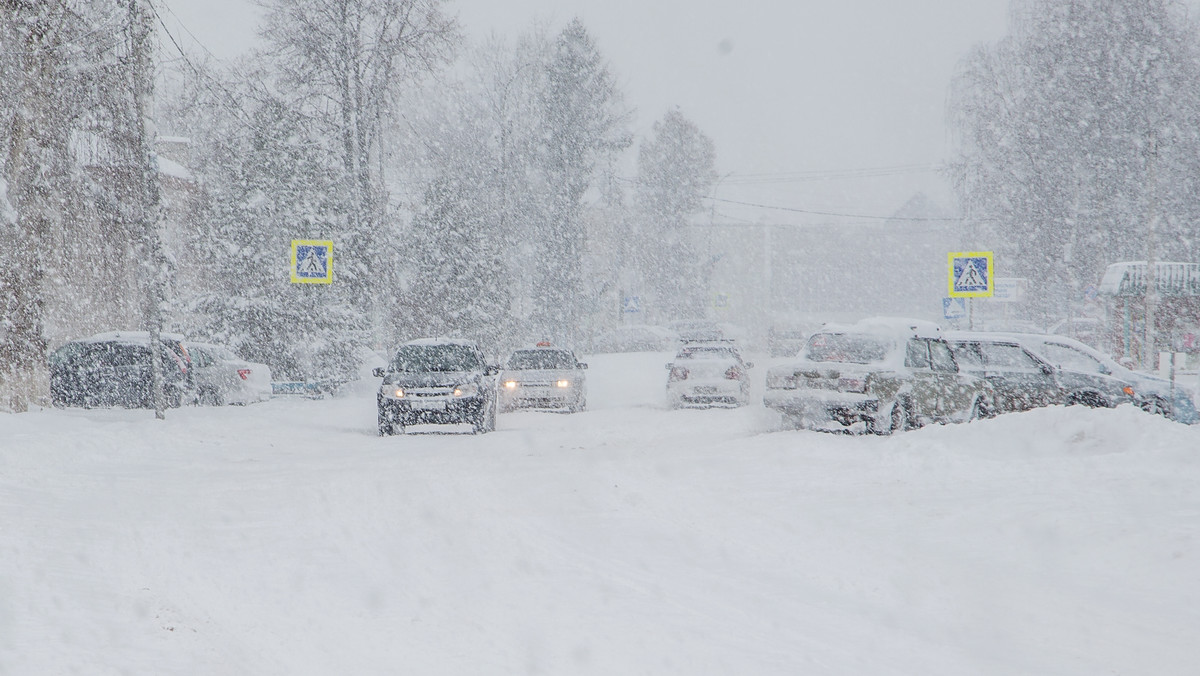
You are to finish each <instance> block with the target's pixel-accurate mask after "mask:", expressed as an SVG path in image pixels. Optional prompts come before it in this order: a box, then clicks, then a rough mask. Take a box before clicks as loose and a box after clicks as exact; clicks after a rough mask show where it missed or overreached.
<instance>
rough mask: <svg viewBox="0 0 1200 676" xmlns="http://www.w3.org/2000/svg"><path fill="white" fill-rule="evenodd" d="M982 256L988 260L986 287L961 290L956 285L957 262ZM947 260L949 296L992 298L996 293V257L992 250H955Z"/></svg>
mask: <svg viewBox="0 0 1200 676" xmlns="http://www.w3.org/2000/svg"><path fill="white" fill-rule="evenodd" d="M981 258H982V259H985V260H986V261H987V270H985V271H984V282H985V284H986V288H983V289H979V290H973V291H960V290H959V289H958V288H957V286H956V285H955V281H956V276H955V270H954V264H955V262H957V261H963V260H968V259H974V260H978V259H981ZM946 260H947V263H948V266H947V275H946V276H947V278H948V281H949V296H950V297H951V298H991V297H992V295H994V294H995V293H996V257H995V255H994V254H993V253H992V252H991V251H953V252H951V253H950V254H949V255H948V256H947V259H946ZM976 270H978V268H976Z"/></svg>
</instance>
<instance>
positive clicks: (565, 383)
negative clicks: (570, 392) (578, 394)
mask: <svg viewBox="0 0 1200 676" xmlns="http://www.w3.org/2000/svg"><path fill="white" fill-rule="evenodd" d="M555 384H556V385H558V386H559V387H570V386H571V381H569V380H560V381H558V382H557V383H555Z"/></svg>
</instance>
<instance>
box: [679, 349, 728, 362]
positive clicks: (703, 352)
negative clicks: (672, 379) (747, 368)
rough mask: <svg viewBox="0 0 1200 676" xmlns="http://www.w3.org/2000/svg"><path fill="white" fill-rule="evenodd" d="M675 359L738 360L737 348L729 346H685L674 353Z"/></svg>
mask: <svg viewBox="0 0 1200 676" xmlns="http://www.w3.org/2000/svg"><path fill="white" fill-rule="evenodd" d="M675 359H676V360H679V359H732V360H734V361H737V360H740V359H741V356H739V355H738V352H737V350H735V349H733V348H729V347H712V346H706V347H685V348H683V349H682V350H680V351H679V353H678V354H676V355H675Z"/></svg>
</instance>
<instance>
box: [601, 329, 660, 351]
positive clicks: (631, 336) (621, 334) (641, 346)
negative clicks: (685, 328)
mask: <svg viewBox="0 0 1200 676" xmlns="http://www.w3.org/2000/svg"><path fill="white" fill-rule="evenodd" d="M677 338H678V336H676V335H675V334H674V333H672V332H671V331H670V330H669V329H665V328H663V327H661V326H651V325H649V324H629V325H627V326H619V327H617V328H615V329H612V330H611V331H605V332H604V333H602V334H600V335H599V336H596V339H595V340H594V341H593V346H594V349H595V351H596V352H597V353H601V354H608V353H612V352H664V351H666V350H670V349H672V348H673V347H675V340H676V339H677Z"/></svg>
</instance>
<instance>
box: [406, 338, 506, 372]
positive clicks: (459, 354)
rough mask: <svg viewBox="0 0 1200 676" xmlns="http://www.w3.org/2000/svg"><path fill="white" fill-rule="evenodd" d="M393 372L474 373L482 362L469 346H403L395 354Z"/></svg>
mask: <svg viewBox="0 0 1200 676" xmlns="http://www.w3.org/2000/svg"><path fill="white" fill-rule="evenodd" d="M391 367H392V370H393V371H409V372H413V373H423V372H428V371H475V370H478V369H481V368H483V361H482V360H481V359H480V358H479V354H478V353H477V352H476V351H475V349H474V348H472V347H471V346H470V345H405V346H403V347H401V348H400V349H399V350H397V352H396V356H395V357H394V358H393V359H392V364H391Z"/></svg>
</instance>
